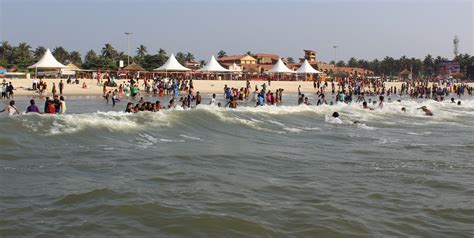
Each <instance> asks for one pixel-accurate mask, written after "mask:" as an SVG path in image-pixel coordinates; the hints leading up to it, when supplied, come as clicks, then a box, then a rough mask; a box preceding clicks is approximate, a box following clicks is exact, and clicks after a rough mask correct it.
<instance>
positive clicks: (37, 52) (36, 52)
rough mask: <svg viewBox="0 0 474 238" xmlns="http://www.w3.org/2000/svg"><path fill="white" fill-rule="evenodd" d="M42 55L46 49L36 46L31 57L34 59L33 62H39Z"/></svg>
mask: <svg viewBox="0 0 474 238" xmlns="http://www.w3.org/2000/svg"><path fill="white" fill-rule="evenodd" d="M44 53H46V48H45V47H44V46H38V47H36V49H35V50H34V51H33V56H34V57H35V60H40V59H41V57H43V55H44Z"/></svg>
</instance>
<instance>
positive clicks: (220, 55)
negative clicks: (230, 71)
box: [217, 50, 227, 58]
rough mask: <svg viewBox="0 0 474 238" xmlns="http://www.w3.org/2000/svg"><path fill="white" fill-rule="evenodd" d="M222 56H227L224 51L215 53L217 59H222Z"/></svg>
mask: <svg viewBox="0 0 474 238" xmlns="http://www.w3.org/2000/svg"><path fill="white" fill-rule="evenodd" d="M224 56H227V53H226V52H225V51H224V50H220V51H219V52H218V53H217V58H222V57H224Z"/></svg>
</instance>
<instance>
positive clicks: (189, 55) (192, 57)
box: [184, 52, 196, 62]
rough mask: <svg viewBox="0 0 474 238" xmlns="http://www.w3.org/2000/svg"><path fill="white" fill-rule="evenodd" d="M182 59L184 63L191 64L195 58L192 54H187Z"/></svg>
mask: <svg viewBox="0 0 474 238" xmlns="http://www.w3.org/2000/svg"><path fill="white" fill-rule="evenodd" d="M184 59H185V61H186V62H191V61H194V60H195V59H196V58H195V57H194V55H193V54H192V53H190V52H188V53H186V55H185V56H184Z"/></svg>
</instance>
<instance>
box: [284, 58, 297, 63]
mask: <svg viewBox="0 0 474 238" xmlns="http://www.w3.org/2000/svg"><path fill="white" fill-rule="evenodd" d="M286 62H288V64H294V63H295V59H293V57H287V58H286Z"/></svg>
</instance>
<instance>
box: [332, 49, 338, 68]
mask: <svg viewBox="0 0 474 238" xmlns="http://www.w3.org/2000/svg"><path fill="white" fill-rule="evenodd" d="M337 47H339V46H337V45H333V46H332V48H334V74H336V68H337V61H336V60H337Z"/></svg>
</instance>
